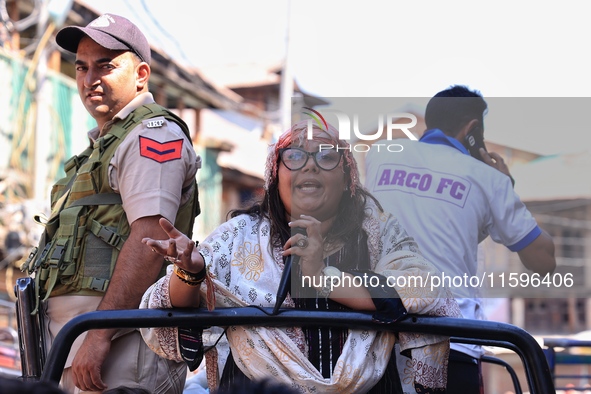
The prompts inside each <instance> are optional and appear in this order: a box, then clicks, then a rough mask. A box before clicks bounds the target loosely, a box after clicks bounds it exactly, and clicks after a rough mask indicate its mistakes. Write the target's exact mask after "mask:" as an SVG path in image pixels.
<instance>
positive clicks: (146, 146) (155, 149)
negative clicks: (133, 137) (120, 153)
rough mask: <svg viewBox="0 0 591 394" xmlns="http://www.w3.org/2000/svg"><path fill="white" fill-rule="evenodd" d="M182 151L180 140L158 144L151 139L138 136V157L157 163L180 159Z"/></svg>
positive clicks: (181, 140) (181, 141)
mask: <svg viewBox="0 0 591 394" xmlns="http://www.w3.org/2000/svg"><path fill="white" fill-rule="evenodd" d="M182 150H183V139H182V138H181V139H178V140H174V141H167V142H158V141H155V140H153V139H151V138H147V137H143V136H140V155H141V156H142V157H147V158H148V159H152V160H154V161H157V162H158V163H166V162H167V161H171V160H177V159H180V158H181V153H182Z"/></svg>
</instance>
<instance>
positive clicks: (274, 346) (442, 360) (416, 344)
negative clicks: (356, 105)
mask: <svg viewBox="0 0 591 394" xmlns="http://www.w3.org/2000/svg"><path fill="white" fill-rule="evenodd" d="M366 211H367V217H366V220H364V223H363V228H364V230H365V231H366V232H367V233H368V235H369V237H368V249H369V254H370V266H371V267H372V270H373V271H374V272H376V273H379V274H382V275H384V276H387V277H388V276H390V277H394V278H398V277H406V278H408V277H410V276H415V277H421V278H423V279H424V278H427V277H428V276H429V275H431V276H432V275H436V274H437V271H436V269H435V268H434V267H433V266H432V265H431V264H430V263H428V262H427V261H426V260H425V259H424V258H423V257H422V256H421V255H420V254H419V252H418V247H417V245H416V243H415V242H414V240H413V239H412V238H411V237H409V236H408V235H407V234H406V232H405V231H404V229H403V228H402V227H401V225H400V224H399V222H398V221H397V220H396V219H395V218H394V217H393V216H392V215H389V214H385V213H383V212H381V211H379V210H378V208H377V207H376V206H375V205H374V204H373V203H368V204H367V209H366ZM269 229H270V225H269V223H268V221H266V220H260V219H259V218H256V217H252V216H249V215H240V216H237V217H235V218H232V219H231V220H229V221H228V222H226V223H224V224H222V225H221V226H220V227H218V228H217V229H216V230H215V231H214V232H213V233H212V234H211V235H210V236H208V237H207V239H206V240H204V241H203V242H202V243H200V244H199V248H200V251H201V253H202V254H203V256H204V257H205V260H206V264H207V266H208V268H209V271H210V273H211V274H213V276H214V281H213V283H214V284H215V286H216V289H215V291H216V305H217V306H221V307H237V306H246V305H259V306H262V307H273V306H274V304H275V295H276V292H277V285H278V283H279V279H280V278H281V274H282V271H283V262H282V258H281V254H280V253H281V251H280V250H278V249H275V250H273V251H272V252H271V251H270V250H269V247H268V245H269ZM170 275H171V271H169V273H168V275H167V276H165V277H164V278H162V279H161V280H160V281H158V282H157V283H155V284H154V285H153V286H152V287H151V288H150V289H148V290H147V291H146V294H145V295H144V298H143V300H142V305H141V306H140V307H141V308H170V307H171V304H170V299H169V296H168V285H169V278H170ZM393 282H394V281H393ZM396 282H397V283H398V284H404V283H403V282H405V281H404V280H400V279H399V280H397V281H396ZM407 282H408V283H410V280H409V281H407ZM395 288H396V290H397V292H398V294H399V295H400V297H401V299H402V301H403V304H404V306H405V307H406V309H407V311H408V312H409V313H412V314H422V315H429V316H454V317H459V316H461V315H460V312H459V309H458V307H457V304H456V302H455V300H454V299H453V298H451V295H450V293H449V292H448V291H447V290H446V289H443V288H434V289H430V288H429V286H428V285H425V286H424V287H421V288H419V287H398V286H395ZM205 290H206V289H205V286H204V285H202V296H203V297H202V299H203V298H204V297H205ZM293 305H294V304H293V300H291V298H289V297H288V298H287V299H286V301H285V303H284V305H283V306H284V307H293ZM141 331H142V335H143V336H144V340H145V341H146V343H147V344H148V346H150V348H151V349H152V350H154V351H155V352H156V353H158V354H159V355H161V356H162V357H165V358H169V359H173V360H178V361H182V359H181V358H180V351H179V348H178V341H177V334H176V329H175V328H150V329H142V330H141ZM227 336H228V341H229V343H230V348H231V351H232V355H233V357H234V360H235V362H236V364H237V366H238V367H239V368H240V369H241V370H242V372H243V373H244V374H245V375H246V376H248V377H249V378H251V379H262V378H268V377H271V376H272V377H273V379H275V380H277V381H280V382H283V383H285V384H287V385H289V386H292V387H294V388H297V389H299V390H301V391H302V392H323V393H324V392H335V393H337V392H338V393H360V392H366V391H368V390H369V389H370V388H371V387H373V386H374V385H375V384H376V383H377V382H378V381H379V379H380V378H381V377H382V375H383V373H384V371H385V368H386V366H387V364H388V361H389V358H390V354H391V350H392V348H393V345H394V343H395V336H394V334H392V333H389V332H373V331H364V330H349V335H348V338H347V341H346V343H345V345H344V347H343V351H342V354H341V356H340V357H339V359H338V361H337V366H336V368H335V370H334V371H333V375H332V378H331V379H326V378H324V377H323V376H322V375H321V374H320V372H318V370H316V368H315V367H314V366H313V365H312V364H311V363H310V362H309V361H308V359H307V358H306V345H305V341H304V337H303V334H302V331H301V330H300V329H298V328H290V329H288V328H274V327H269V328H265V327H242V326H236V327H230V328H229V329H228V332H227ZM399 339H400V348H401V351H403V352H404V351H410V353H411V355H412V358H410V359H408V361H407V362H406V367H405V368H403V370H400V371H399V373H400V374H401V379H402V383H403V387H404V389H405V391H408V390H412V391H410V392H414V386H413V384H414V382H415V381H416V382H418V383H420V384H422V385H423V386H425V387H429V388H443V387H446V384H447V358H448V353H449V339H448V338H447V337H441V336H436V335H424V334H415V333H400V334H399Z"/></svg>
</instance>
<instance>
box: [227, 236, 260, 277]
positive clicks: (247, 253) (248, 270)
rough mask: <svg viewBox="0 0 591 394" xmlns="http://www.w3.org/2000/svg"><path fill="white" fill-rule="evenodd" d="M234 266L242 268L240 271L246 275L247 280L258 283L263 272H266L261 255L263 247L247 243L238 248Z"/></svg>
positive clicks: (233, 261)
mask: <svg viewBox="0 0 591 394" xmlns="http://www.w3.org/2000/svg"><path fill="white" fill-rule="evenodd" d="M231 263H232V266H237V267H240V268H239V269H238V270H239V271H240V273H241V274H243V275H244V278H245V279H246V280H253V281H255V282H256V281H257V280H259V278H260V277H261V272H263V271H264V270H265V267H264V266H263V256H262V254H261V245H259V244H254V245H253V244H251V243H250V242H248V241H247V242H245V243H244V244H242V245H241V246H239V247H238V250H237V251H236V252H235V253H234V260H232V262H231Z"/></svg>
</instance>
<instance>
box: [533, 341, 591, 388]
mask: <svg viewBox="0 0 591 394" xmlns="http://www.w3.org/2000/svg"><path fill="white" fill-rule="evenodd" d="M544 346H545V347H546V348H545V349H544V350H543V351H544V354H545V355H546V359H547V361H548V365H549V368H550V373H551V374H552V379H553V382H554V385H555V386H556V389H557V390H573V391H574V390H577V391H586V390H589V387H579V386H577V385H574V384H573V385H572V386H568V385H567V384H566V383H564V381H565V380H571V381H575V382H577V383H578V384H579V385H580V383H579V382H581V381H583V382H588V381H589V380H590V379H591V374H589V373H588V372H587V373H579V374H572V373H571V374H566V373H561V374H558V373H556V367H557V366H558V365H571V366H572V365H579V366H587V367H588V368H587V371H589V367H591V353H590V352H589V350H590V349H591V341H584V340H577V339H570V338H544ZM557 348H558V349H562V350H557ZM573 348H583V349H585V350H584V351H583V352H582V354H574V353H571V352H570V350H571V349H573ZM557 381H562V382H561V383H560V384H558V383H557Z"/></svg>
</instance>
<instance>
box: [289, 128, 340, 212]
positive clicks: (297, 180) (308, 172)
mask: <svg viewBox="0 0 591 394" xmlns="http://www.w3.org/2000/svg"><path fill="white" fill-rule="evenodd" d="M315 137H322V138H329V135H328V134H326V133H324V132H321V133H315ZM320 144H321V143H320V142H317V141H308V140H305V142H304V145H303V146H299V147H298V148H301V149H303V150H305V151H307V152H311V153H316V152H318V151H319V146H320ZM292 147H296V146H292ZM343 161H344V160H343V159H342V158H341V160H340V162H339V165H338V166H336V167H335V168H334V169H332V170H330V171H326V170H323V169H321V168H320V167H318V165H317V164H316V162H315V161H314V158H313V157H311V156H308V161H307V162H306V164H305V165H304V167H302V168H301V169H299V170H295V171H292V170H290V169H288V168H287V167H286V166H285V164H284V163H283V161H280V163H279V168H278V182H279V183H278V185H279V196H280V198H281V201H282V202H283V204H284V205H285V209H286V210H287V214H288V215H289V216H290V217H292V218H299V216H300V215H302V214H303V215H309V216H312V217H314V218H316V219H318V220H320V221H325V220H327V219H330V218H332V217H334V216H335V215H336V213H337V211H338V207H339V203H340V201H341V198H342V195H343V191H344V190H345V186H346V182H345V173H344V171H343Z"/></svg>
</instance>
